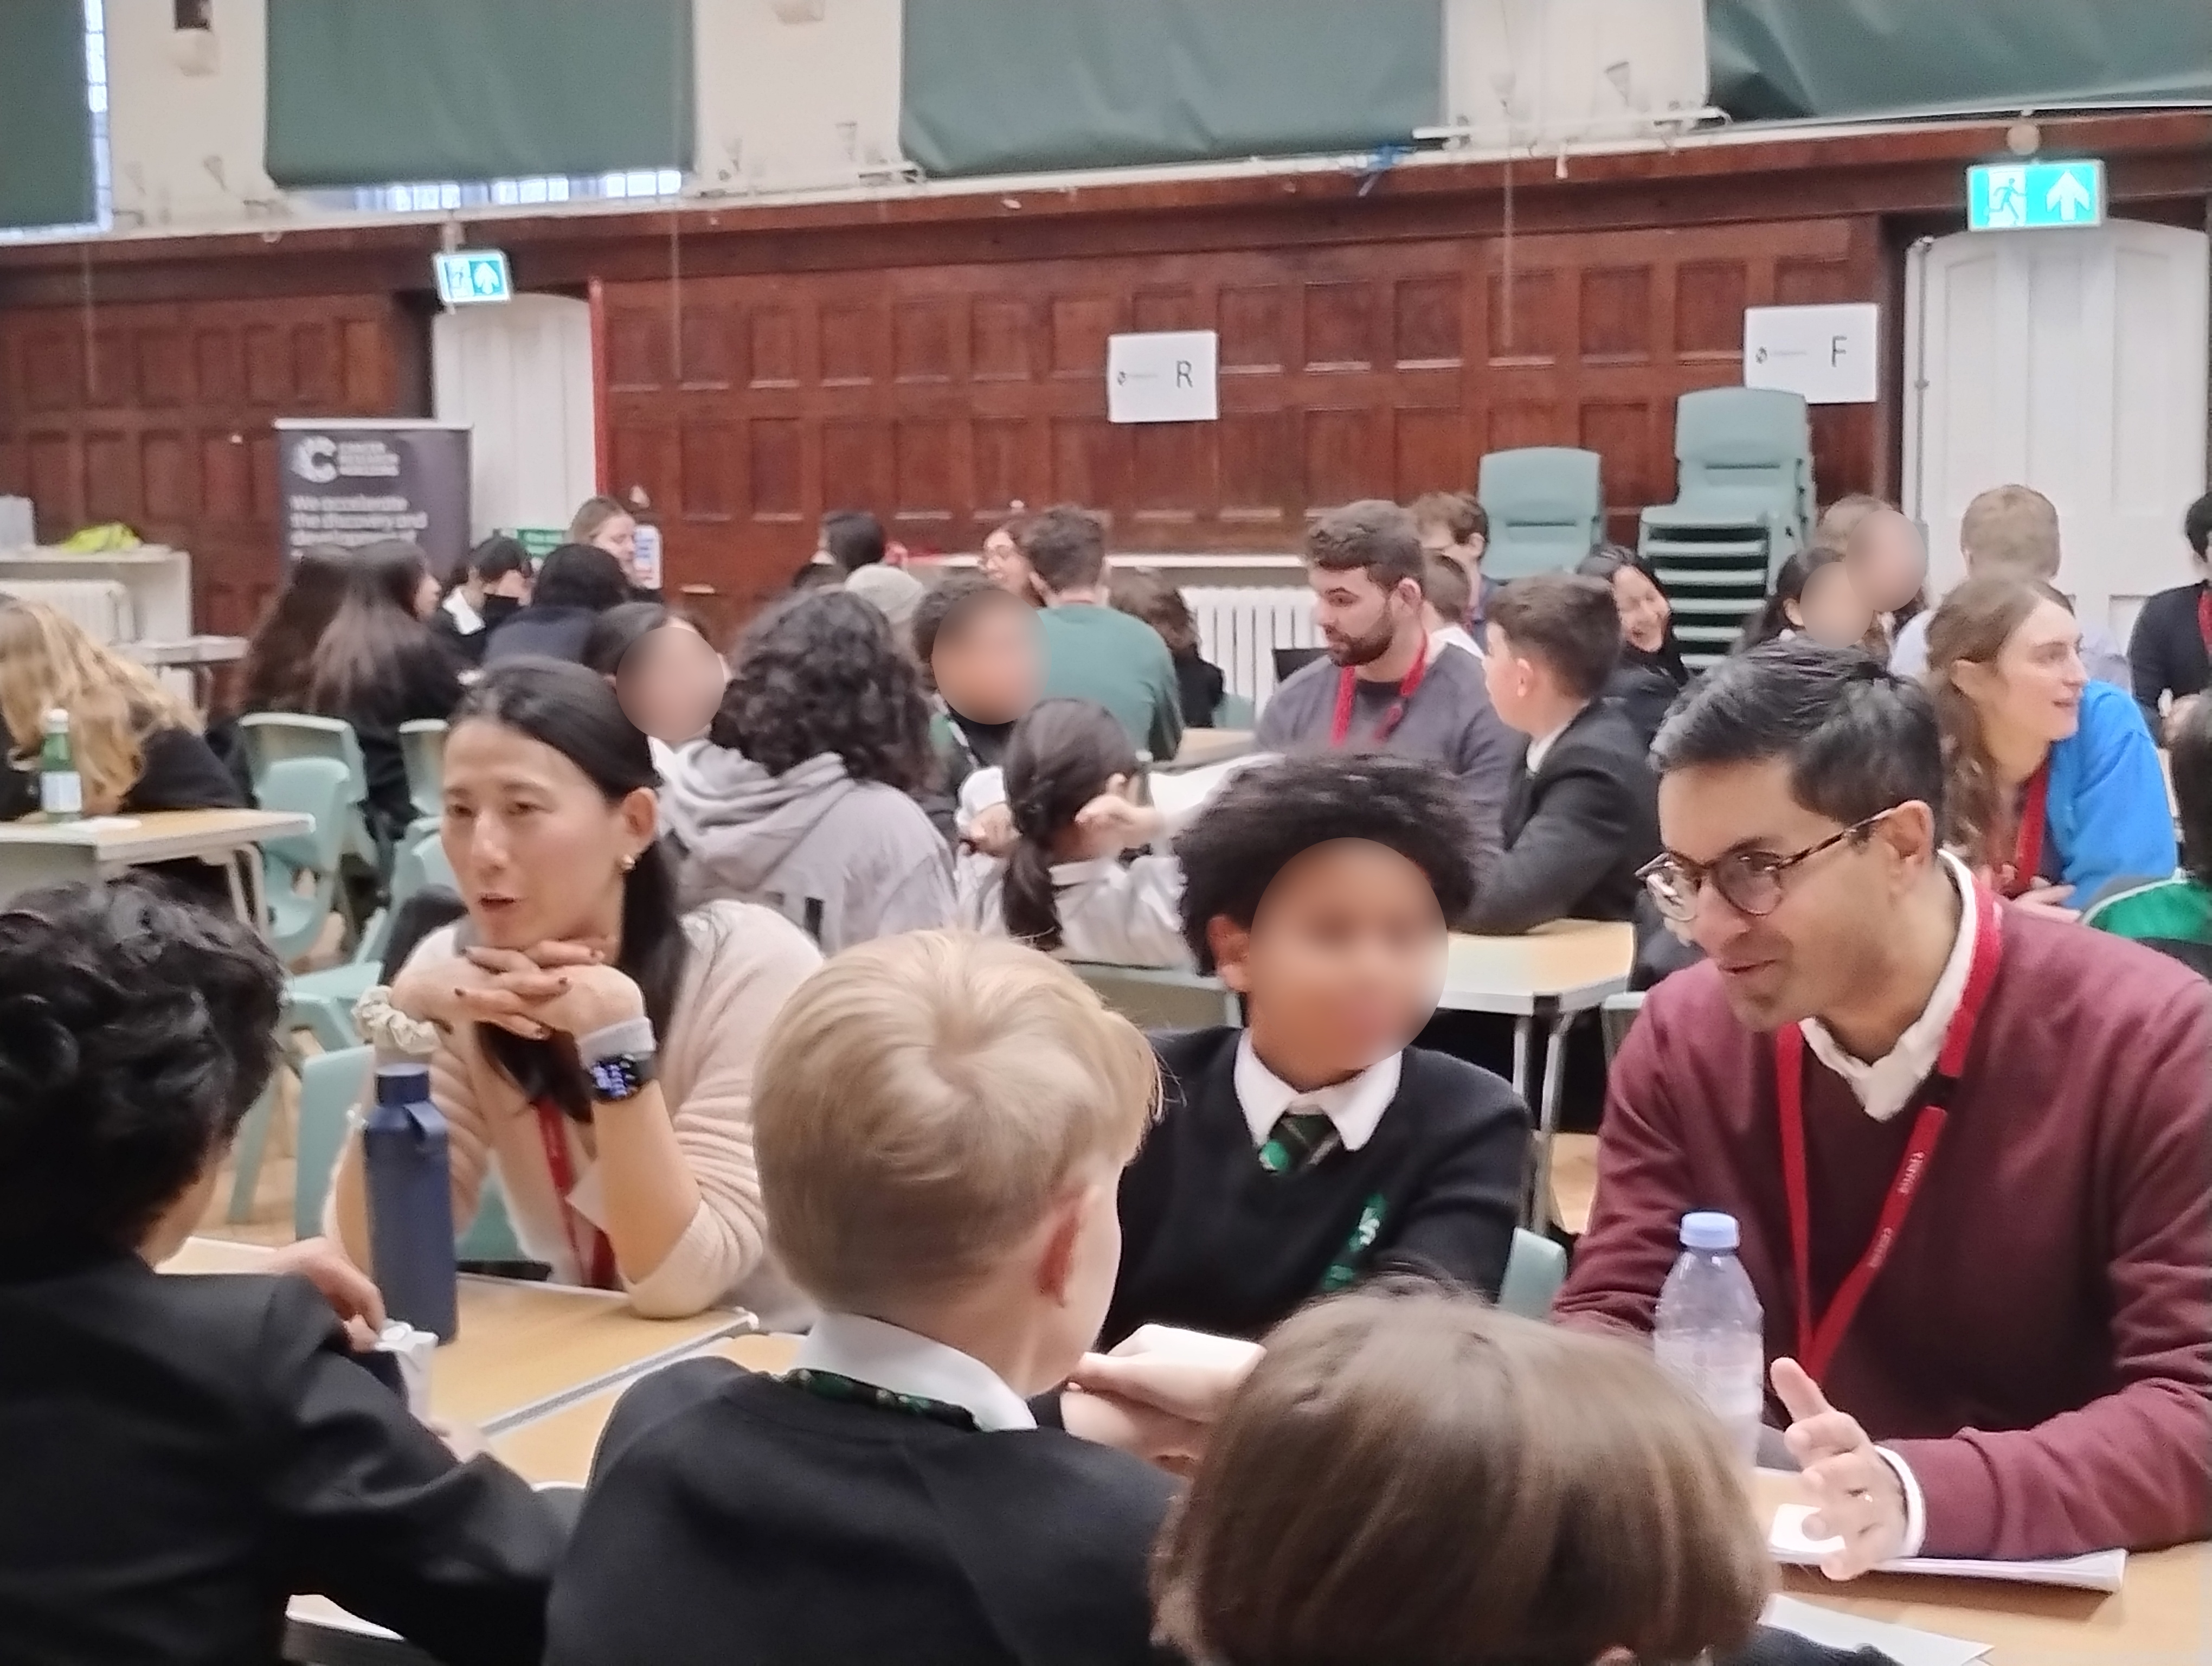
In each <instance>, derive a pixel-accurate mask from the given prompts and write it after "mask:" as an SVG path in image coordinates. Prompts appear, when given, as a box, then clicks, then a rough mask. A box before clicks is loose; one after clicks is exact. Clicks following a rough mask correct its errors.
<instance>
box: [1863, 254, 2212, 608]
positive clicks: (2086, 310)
mask: <svg viewBox="0 0 2212 1666" xmlns="http://www.w3.org/2000/svg"><path fill="white" fill-rule="evenodd" d="M2206 246H2207V244H2206V238H2205V235H2204V234H2203V233H2202V232H2194V231H2182V230H2179V229H2177V228H2173V227H2171V226H2151V225H2139V224H2136V223H2134V222H2128V221H2118V222H2113V223H2111V224H2109V225H2106V226H2103V227H2100V228H2098V229H2096V230H2094V231H2063V230H2058V231H1997V232H1961V233H1959V234H1956V235H1954V236H1950V237H1944V238H1938V239H1935V240H1931V241H1928V242H1923V243H1921V244H1918V245H1916V246H1914V248H1913V250H1912V252H1911V257H1910V259H1909V261H1908V264H1907V268H1906V273H1905V389H1906V399H1905V513H1906V514H1910V515H1911V516H1912V517H1913V518H1914V519H1916V520H1918V521H1920V522H1921V524H1922V525H1923V526H1925V527H1926V528H1927V529H1928V547H1929V567H1930V573H1931V578H1932V581H1933V584H1934V587H1935V588H1936V590H1937V591H1938V592H1941V591H1942V590H1944V589H1947V588H1948V587H1950V586H1952V585H1953V584H1955V583H1957V582H1958V581H1959V579H1960V575H1961V574H1962V571H1963V568H1962V564H1961V562H1960V556H1959V520H1960V515H1961V514H1963V513H1964V512H1965V510H1966V505H1967V503H1968V502H1971V501H1972V498H1973V496H1974V495H1975V494H1976V493H1978V492H1980V491H1984V490H1985V489H1988V488H1990V487H1991V486H2000V485H2005V484H2008V483H2017V484H2020V485H2026V486H2033V487H2034V488H2035V489H2037V490H2038V491H2039V492H2041V493H2043V494H2044V495H2045V496H2047V497H2048V498H2050V499H2051V502H2053V503H2054V504H2056V505H2057V508H2058V524H2059V534H2060V538H2061V539H2062V542H2063V550H2064V556H2065V564H2064V566H2063V569H2061V571H2060V574H2059V582H2060V585H2061V587H2063V588H2064V589H2065V590H2066V591H2067V592H2068V593H2069V594H2071V595H2072V596H2073V597H2074V599H2075V610H2076V611H2078V612H2079V613H2080V614H2081V617H2083V618H2085V619H2097V620H2100V621H2102V622H2103V623H2105V624H2106V626H2108V627H2109V628H2110V629H2111V630H2112V632H2113V634H2114V635H2117V636H2118V638H2119V639H2120V641H2122V642H2125V641H2126V640H2127V634H2128V629H2129V627H2130V625H2131V624H2133V623H2134V622H2135V615H2136V609H2137V608H2138V607H2139V606H2140V605H2141V604H2142V599H2143V598H2144V597H2145V596H2148V595H2149V594H2150V593H2152V592H2154V591H2157V590H2163V589H2166V588H2167V587H2169V586H2172V585H2177V584H2185V583H2187V582H2189V581H2190V579H2191V576H2192V575H2191V571H2190V567H2189V561H2188V554H2187V546H2186V545H2185V544H2184V543H2183V542H2182V538H2181V517H2182V512H2183V511H2184V510H2185V509H2186V508H2188V506H2189V505H2190V503H2191V502H2192V501H2194V500H2195V499H2196V498H2197V496H2199V495H2200V494H2201V493H2203V490H2204V394H2205V375H2206V341H2205V337H2206V313H2205V307H2206V296H2205V285H2206V270H2207V260H2206Z"/></svg>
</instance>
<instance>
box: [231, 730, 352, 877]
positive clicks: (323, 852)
mask: <svg viewBox="0 0 2212 1666" xmlns="http://www.w3.org/2000/svg"><path fill="white" fill-rule="evenodd" d="M351 792H352V783H351V781H350V780H349V777H348V775H347V774H346V767H345V765H344V764H343V763H339V762H338V760H337V759H336V758H334V757H286V758H279V759H277V760H276V762H275V763H271V764H270V766H269V767H268V768H267V769H265V770H257V771H256V772H255V774H254V782H253V797H254V800H255V802H256V803H258V804H259V805H260V806H261V807H262V808H263V809H264V810H270V811H281V812H291V813H293V814H295V815H302V816H312V817H313V818H314V822H315V824H314V826H313V829H312V830H309V831H307V832H305V833H295V834H291V835H289V836H286V837H284V838H281V839H270V840H268V841H267V842H264V844H263V845H262V847H261V848H262V854H264V856H266V857H267V858H268V859H269V860H270V863H272V864H274V865H275V866H277V867H278V868H280V869H283V870H285V871H286V872H287V873H288V874H289V873H316V874H324V873H329V874H335V873H337V866H338V858H339V856H340V855H341V854H342V853H343V851H344V849H345V829H346V812H347V811H348V810H349V808H350V807H351V806H352V803H353V800H352V798H351V797H350V793H351Z"/></svg>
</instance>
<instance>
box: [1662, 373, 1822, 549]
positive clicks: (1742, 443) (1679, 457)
mask: <svg viewBox="0 0 2212 1666" xmlns="http://www.w3.org/2000/svg"><path fill="white" fill-rule="evenodd" d="M1674 459H1675V465H1676V473H1677V481H1676V498H1677V502H1680V503H1681V504H1683V505H1685V506H1688V505H1693V504H1695V503H1697V502H1700V501H1706V502H1714V503H1716V504H1717V505H1718V504H1722V503H1728V504H1734V505H1735V506H1738V507H1739V508H1741V507H1747V506H1750V505H1753V504H1754V503H1755V504H1757V505H1759V506H1761V507H1763V508H1765V510H1766V513H1768V514H1771V515H1772V516H1773V518H1774V519H1775V520H1776V521H1777V522H1778V523H1782V524H1784V525H1786V526H1789V527H1790V528H1792V529H1794V530H1795V536H1794V537H1793V538H1790V544H1791V547H1792V548H1795V547H1796V545H1797V544H1801V543H1802V541H1803V534H1804V528H1805V525H1806V517H1807V514H1808V512H1809V508H1810V505H1811V502H1812V481H1813V428H1812V420H1811V417H1810V415H1809V412H1808V407H1807V405H1806V404H1805V399H1804V396H1803V395H1802V394H1798V393H1790V392H1784V391H1783V390H1782V389H1780V388H1773V387H1706V388H1699V389H1698V390H1697V391H1696V392H1690V393H1685V394H1684V395H1682V397H1681V398H1680V401H1679V402H1678V403H1677V404H1676V405H1675V407H1674Z"/></svg>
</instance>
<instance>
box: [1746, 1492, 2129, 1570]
mask: <svg viewBox="0 0 2212 1666" xmlns="http://www.w3.org/2000/svg"><path fill="white" fill-rule="evenodd" d="M1812 1513H1813V1511H1811V1509H1810V1508H1808V1506H1806V1505H1802V1504H1785V1505H1783V1506H1782V1507H1781V1508H1780V1509H1779V1510H1778V1511H1775V1512H1774V1527H1773V1529H1772V1531H1771V1532H1770V1533H1769V1534H1768V1535H1767V1546H1768V1547H1769V1548H1770V1549H1771V1550H1772V1551H1773V1553H1774V1560H1776V1561H1778V1562H1784V1563H1787V1564H1788V1565H1789V1566H1792V1567H1817V1566H1819V1565H1820V1559H1821V1558H1822V1557H1823V1556H1825V1555H1826V1554H1828V1553H1829V1552H1830V1551H1832V1550H1835V1549H1838V1548H1839V1547H1841V1545H1842V1542H1843V1541H1841V1540H1838V1539H1820V1540H1814V1539H1808V1537H1806V1536H1805V1518H1806V1517H1808V1516H1810V1515H1811V1514H1812ZM2127 1568H2128V1553H2127V1552H2126V1551H2124V1550H2094V1551H2091V1552H2090V1553H2089V1554H2087V1555H2086V1556H2063V1557H2053V1558H2048V1559H2045V1560H2040V1561H2023V1562H1999V1561H1992V1560H1984V1559H1976V1558H1970V1557H1947V1556H1905V1557H1900V1558H1899V1559H1898V1560H1896V1561H1893V1562H1884V1563H1883V1564H1882V1565H1881V1567H1880V1568H1879V1569H1878V1570H1877V1572H1882V1573H1932V1574H1939V1575H1942V1577H1944V1578H1951V1579H2004V1580H2009V1581H2011V1582H2012V1583H2013V1584H2021V1585H2063V1586H2066V1587H2067V1588H2069V1590H2118V1589H2119V1588H2120V1581H2121V1579H2122V1578H2123V1577H2124V1575H2125V1574H2126V1572H2127Z"/></svg>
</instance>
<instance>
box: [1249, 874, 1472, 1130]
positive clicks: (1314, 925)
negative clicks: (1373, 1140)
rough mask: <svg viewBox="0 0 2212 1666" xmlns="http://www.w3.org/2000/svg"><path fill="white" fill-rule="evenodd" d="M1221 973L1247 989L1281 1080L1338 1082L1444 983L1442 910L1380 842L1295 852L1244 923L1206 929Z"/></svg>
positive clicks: (1384, 1044)
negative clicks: (1248, 922) (1248, 925)
mask: <svg viewBox="0 0 2212 1666" xmlns="http://www.w3.org/2000/svg"><path fill="white" fill-rule="evenodd" d="M1207 938H1208V940H1209V942H1210V944H1211V945H1212V949H1213V953H1214V958H1215V960H1216V961H1217V962H1218V964H1219V966H1220V970H1221V981H1222V982H1224V983H1225V984H1226V985H1228V987H1229V988H1231V989H1234V990H1235V991H1237V993H1238V994H1243V995H1249V996H1251V997H1253V1004H1252V1039H1253V1044H1254V1046H1255V1047H1256V1048H1258V1049H1260V1051H1261V1055H1262V1056H1263V1057H1264V1058H1265V1059H1266V1060H1267V1064H1268V1067H1269V1068H1270V1069H1273V1070H1274V1071H1275V1072H1277V1073H1279V1074H1280V1075H1282V1076H1284V1078H1285V1079H1286V1080H1290V1081H1291V1083H1292V1085H1294V1086H1295V1085H1308V1083H1307V1082H1306V1081H1305V1080H1303V1079H1310V1084H1313V1085H1318V1084H1321V1083H1325V1082H1328V1081H1340V1080H1342V1079H1344V1078H1345V1077H1346V1076H1350V1075H1353V1074H1356V1073H1358V1072H1359V1071H1362V1070H1364V1069H1366V1068H1367V1067H1369V1066H1370V1065H1372V1064H1376V1063H1377V1062H1379V1061H1382V1060H1383V1059H1386V1058H1388V1057H1389V1055H1391V1054H1393V1053H1395V1052H1396V1051H1398V1050H1399V1049H1401V1048H1402V1047H1404V1046H1405V1045H1406V1043H1408V1042H1410V1041H1411V1040H1413V1037H1415V1036H1417V1035H1419V1033H1420V1030H1421V1026H1422V1025H1424V1024H1425V1023H1427V1022H1428V1018H1429V1014H1430V1013H1431V1012H1432V1011H1433V1010H1434V1009H1435V1007H1436V1003H1437V994H1439V992H1441V991H1442V989H1443V976H1444V951H1445V931H1444V916H1443V909H1441V908H1439V907H1438V906H1437V894H1436V891H1435V890H1434V889H1433V888H1432V887H1431V885H1430V884H1429V877H1428V875H1427V874H1426V873H1423V872H1422V871H1421V869H1420V868H1419V866H1417V865H1416V864H1414V863H1413V862H1411V861H1408V860H1407V859H1406V858H1405V857H1403V856H1401V855H1400V854H1398V853H1397V852H1396V851H1395V850H1393V849H1391V848H1389V847H1388V846H1387V845H1380V844H1376V843H1374V842H1370V841H1369V840H1366V839H1334V840H1331V841H1330V842H1328V843H1327V844H1320V845H1316V846H1314V847H1313V848H1311V849H1310V850H1305V851H1302V852H1300V853H1299V854H1297V856H1295V857H1293V858H1292V859H1291V860H1290V861H1289V862H1288V863H1287V864H1285V866H1284V868H1283V870H1282V872H1281V873H1278V874H1277V875H1276V876H1275V879H1274V883H1273V884H1272V885H1269V886H1268V887H1267V894H1266V895H1265V896H1263V897H1261V899H1260V906H1259V909H1258V910H1257V912H1256V913H1255V915H1254V916H1253V920H1252V925H1251V928H1250V929H1249V931H1248V930H1244V929H1243V928H1241V927H1237V925H1236V924H1235V923H1234V922H1232V921H1229V920H1227V919H1225V918H1219V919H1216V920H1215V921H1213V922H1212V926H1211V927H1209V928H1208V931H1207Z"/></svg>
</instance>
